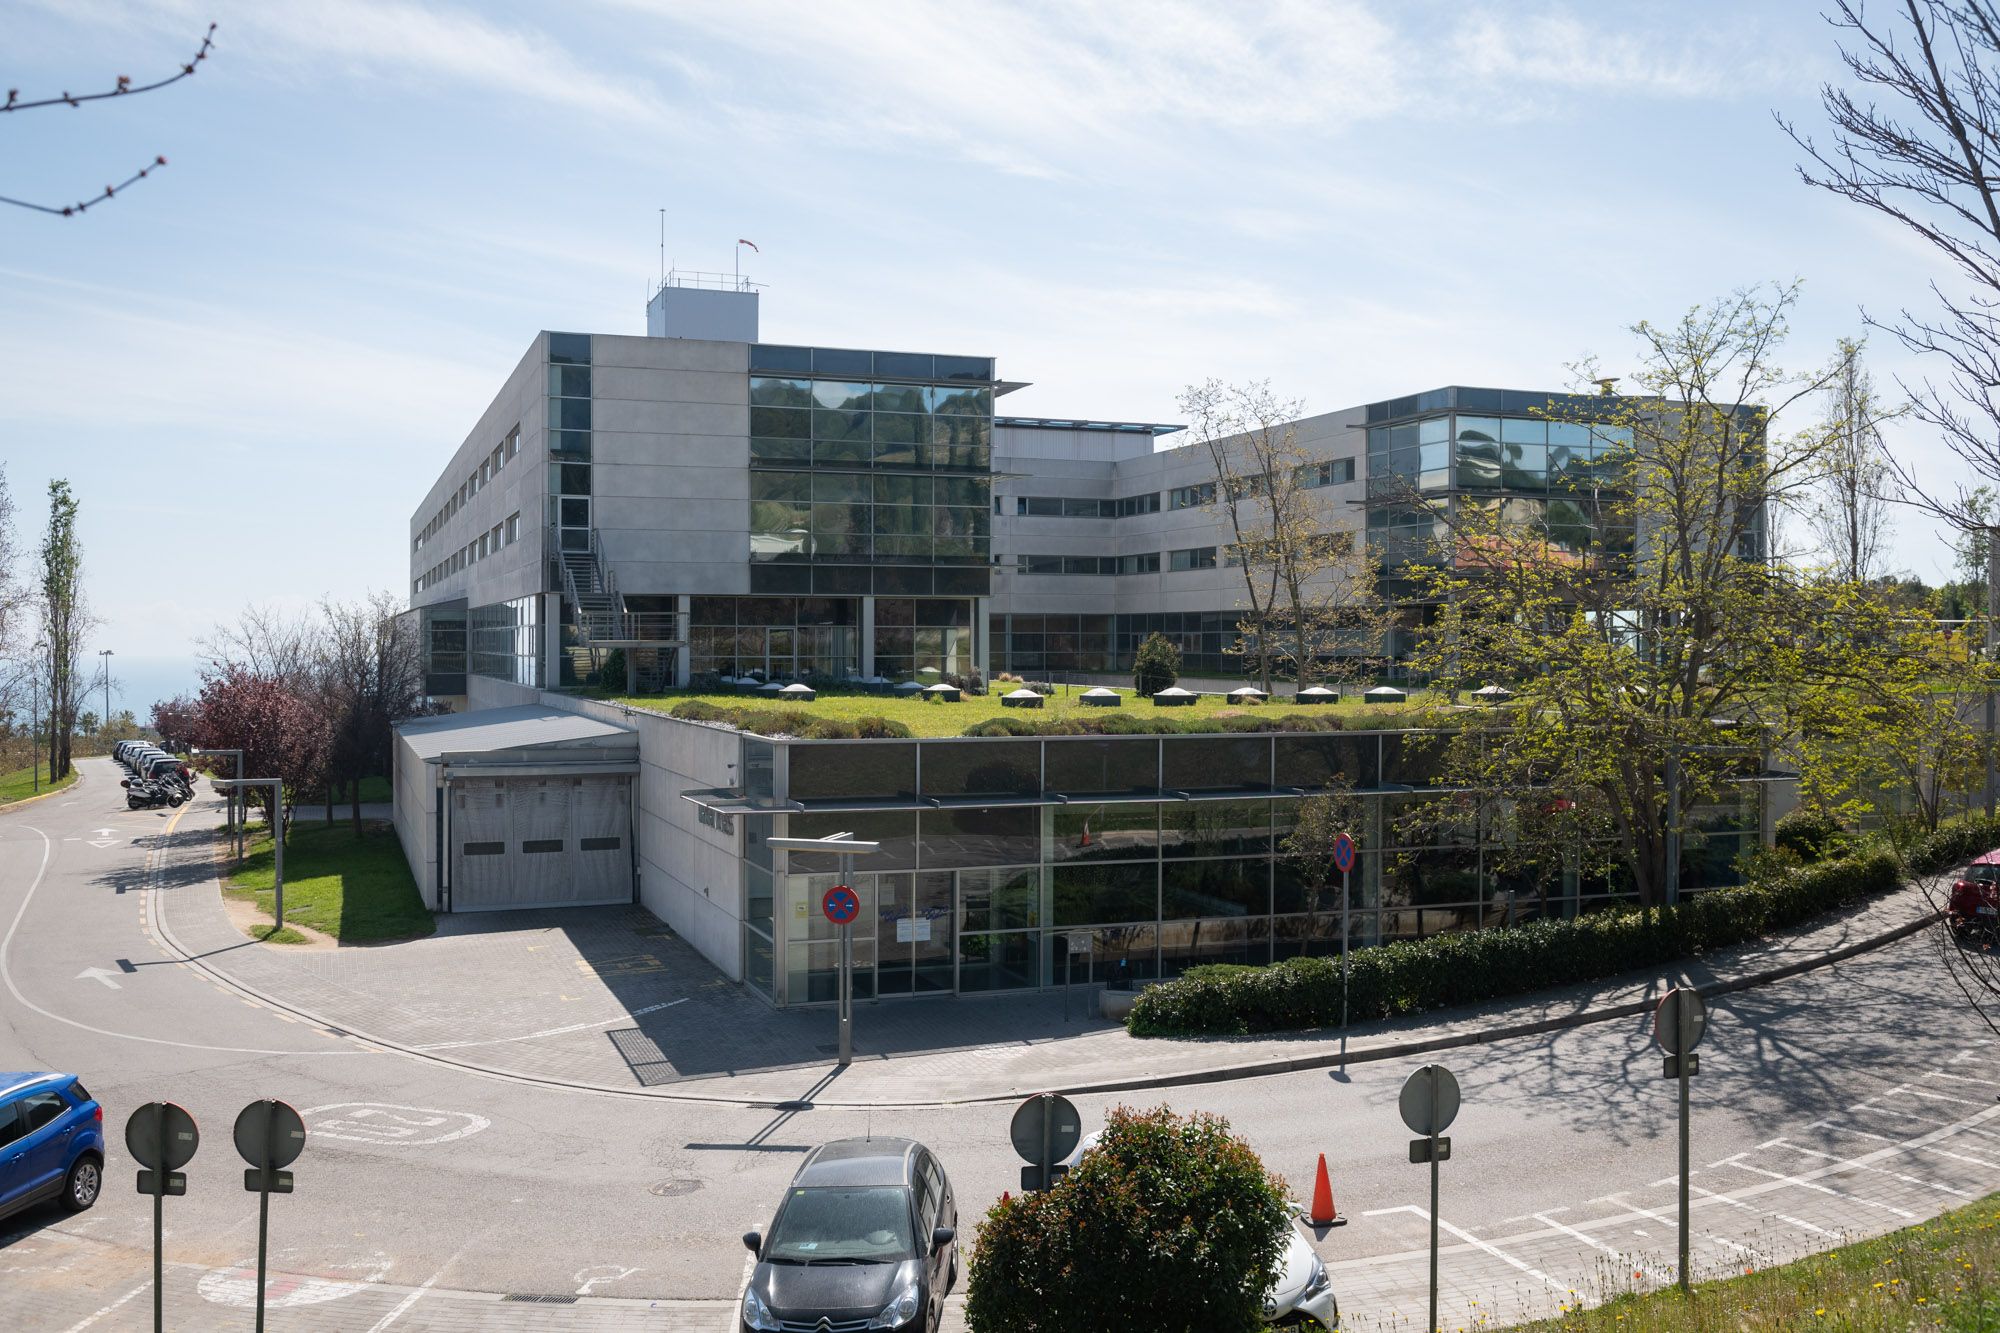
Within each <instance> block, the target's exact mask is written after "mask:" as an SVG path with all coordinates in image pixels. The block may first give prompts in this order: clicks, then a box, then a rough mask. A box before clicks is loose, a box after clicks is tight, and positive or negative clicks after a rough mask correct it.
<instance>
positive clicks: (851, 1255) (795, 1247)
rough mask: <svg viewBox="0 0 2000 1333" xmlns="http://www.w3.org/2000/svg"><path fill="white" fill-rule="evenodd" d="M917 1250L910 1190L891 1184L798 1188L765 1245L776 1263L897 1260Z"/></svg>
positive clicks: (885, 1261) (788, 1200)
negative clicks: (913, 1235)
mask: <svg viewBox="0 0 2000 1333" xmlns="http://www.w3.org/2000/svg"><path fill="white" fill-rule="evenodd" d="M915 1255H916V1244H915V1241H914V1238H913V1237H912V1235H911V1232H910V1192H909V1191H908V1190H906V1189H903V1188H901V1187H899V1186H893V1185H889V1186H872V1187H870V1186H835V1185H823V1186H817V1187H813V1188H808V1189H795V1190H793V1191H792V1195H791V1197H790V1198H789V1199H787V1200H786V1201H785V1207H784V1211H783V1212H781V1213H779V1214H778V1220H777V1221H776V1222H775V1223H773V1224H772V1226H771V1235H770V1239H769V1240H768V1241H766V1242H765V1246H764V1258H765V1259H766V1260H767V1261H769V1262H771V1263H775V1264H787V1263H789V1264H855V1263H862V1264H869V1263H894V1262H897V1261H899V1260H902V1259H909V1258H912V1257H914V1256H915Z"/></svg>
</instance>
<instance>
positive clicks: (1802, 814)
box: [1773, 807, 1841, 861]
mask: <svg viewBox="0 0 2000 1333" xmlns="http://www.w3.org/2000/svg"><path fill="white" fill-rule="evenodd" d="M1840 834H1841V830H1840V821H1839V820H1837V819H1835V818H1834V817H1833V816H1832V815H1830V814H1827V813H1826V812H1825V811H1824V810H1808V809H1806V808H1804V807H1800V808H1799V809H1797V810H1794V811H1792V812H1791V813H1789V814H1787V815H1786V816H1785V817H1784V818H1782V819H1780V820H1779V821H1778V823H1777V826H1776V827H1775V829H1774V830H1773V837H1774V838H1775V840H1776V842H1777V844H1778V846H1780V847H1782V848H1784V849H1785V850H1786V851H1788V852H1792V853H1794V854H1795V855H1797V857H1798V858H1799V860H1801V861H1817V860H1819V859H1820V857H1821V856H1823V855H1825V854H1826V851H1827V849H1828V848H1829V847H1831V846H1832V845H1833V843H1834V842H1835V841H1836V840H1838V839H1839V837H1840Z"/></svg>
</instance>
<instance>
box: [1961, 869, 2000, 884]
mask: <svg viewBox="0 0 2000 1333" xmlns="http://www.w3.org/2000/svg"><path fill="white" fill-rule="evenodd" d="M1965 877H1966V878H1967V879H1969V880H1971V881H1972V882H1973V883H1974V884H1991V883H1994V882H1995V881H1996V880H2000V866H1993V865H1969V866H1967V867H1966V868H1965Z"/></svg>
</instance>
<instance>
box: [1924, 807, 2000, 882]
mask: <svg viewBox="0 0 2000 1333" xmlns="http://www.w3.org/2000/svg"><path fill="white" fill-rule="evenodd" d="M1995 847H2000V819H1987V818H1985V817H1984V816H1974V817H1968V818H1965V819H1961V820H1959V821H1958V822H1956V823H1952V824H1945V825H1943V826H1942V827H1940V828H1939V829H1938V830H1937V832H1935V833H1930V834H1926V835H1925V836H1924V837H1923V838H1921V839H1920V840H1918V842H1917V844H1916V845H1915V846H1914V847H1912V848H1910V850H1909V852H1908V854H1907V855H1906V856H1905V857H1904V858H1903V859H1904V860H1905V861H1906V862H1907V863H1908V864H1909V867H1910V870H1911V872H1912V873H1913V874H1918V875H1935V874H1936V873H1937V872H1938V871H1940V870H1947V869H1949V868H1951V867H1952V866H1955V865H1960V864H1962V863H1964V862H1966V861H1970V860H1971V859H1972V858H1973V857H1975V856H1978V855H1980V854H1981V853H1982V852H1990V851H1992V850H1993V849H1994V848H1995Z"/></svg>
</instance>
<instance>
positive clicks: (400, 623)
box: [320, 592, 427, 834]
mask: <svg viewBox="0 0 2000 1333" xmlns="http://www.w3.org/2000/svg"><path fill="white" fill-rule="evenodd" d="M320 610H321V613H322V614H323V615H324V616H325V619H326V631H325V633H324V634H323V635H322V636H321V639H320V643H321V645H322V654H323V656H322V669H321V672H320V678H321V689H322V698H323V699H324V700H325V706H326V716H327V720H328V724H329V727H330V743H331V749H330V752H329V754H328V756H327V802H328V809H329V811H331V809H332V801H333V792H334V788H335V787H336V786H338V785H342V784H344V785H346V786H347V787H348V790H349V799H350V802H351V807H350V808H351V814H352V818H353V823H354V831H355V833H357V834H359V833H360V832H361V782H362V779H364V778H368V777H374V776H378V775H383V774H386V773H388V771H389V765H390V753H389V752H390V746H391V744H392V742H393V734H392V731H391V728H393V727H394V726H395V724H396V723H398V722H400V721H402V720H403V719H405V718H408V717H416V716H419V715H421V714H423V713H424V712H426V711H427V704H426V702H425V694H424V655H423V647H422V644H421V642H420V641H419V638H418V629H417V624H416V621H415V620H414V618H412V617H409V616H405V615H403V614H402V613H401V610H400V609H399V608H398V606H397V604H396V599H395V598H394V597H391V596H390V595H389V594H387V593H379V592H378V593H374V594H372V595H370V596H369V597H368V598H367V599H366V600H365V601H361V602H357V603H352V604H350V603H344V602H333V601H325V602H322V603H320Z"/></svg>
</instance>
